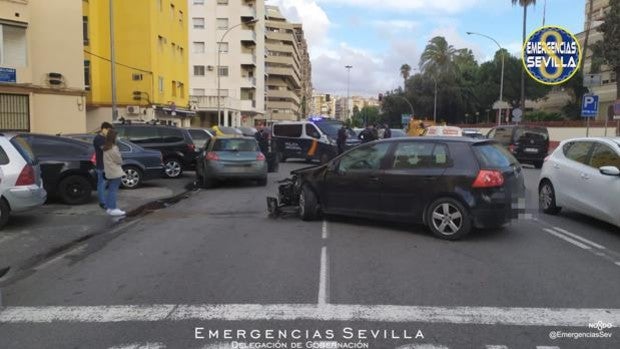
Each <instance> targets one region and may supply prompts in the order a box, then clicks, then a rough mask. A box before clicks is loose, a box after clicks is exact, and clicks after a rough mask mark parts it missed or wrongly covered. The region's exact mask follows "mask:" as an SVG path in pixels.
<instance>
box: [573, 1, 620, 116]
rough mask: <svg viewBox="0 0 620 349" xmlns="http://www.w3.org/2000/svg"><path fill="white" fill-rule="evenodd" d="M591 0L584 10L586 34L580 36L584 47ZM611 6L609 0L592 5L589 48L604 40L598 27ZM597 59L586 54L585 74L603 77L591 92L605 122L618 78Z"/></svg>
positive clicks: (595, 2)
mask: <svg viewBox="0 0 620 349" xmlns="http://www.w3.org/2000/svg"><path fill="white" fill-rule="evenodd" d="M589 2H590V1H589V0H585V1H584V9H585V23H584V32H583V33H580V34H579V35H578V38H579V41H580V43H581V45H582V47H583V45H584V42H585V37H586V32H587V28H588V13H589V11H590V5H589ZM609 10H610V5H609V0H594V2H593V4H592V23H591V30H590V34H589V37H588V46H589V47H590V48H591V47H592V46H590V45H592V44H593V43H596V42H599V41H602V40H603V33H601V32H599V31H598V30H597V28H598V26H599V25H600V24H601V23H602V21H603V19H604V17H605V14H606V13H607V12H609ZM596 58H597V57H593V52H592V51H591V50H588V52H585V53H584V59H585V62H584V65H583V70H584V71H583V73H584V74H595V73H596V74H600V75H601V85H599V86H594V87H592V88H591V89H590V92H592V93H594V94H596V95H598V96H599V103H600V104H599V115H598V119H599V120H605V117H606V116H607V108H609V106H611V105H613V103H614V101H615V100H616V90H617V84H616V81H617V79H618V76H617V75H616V73H615V72H614V71H613V70H612V69H611V67H609V66H607V65H605V64H600V62H601V60H600V59H596ZM593 63H594V64H593Z"/></svg>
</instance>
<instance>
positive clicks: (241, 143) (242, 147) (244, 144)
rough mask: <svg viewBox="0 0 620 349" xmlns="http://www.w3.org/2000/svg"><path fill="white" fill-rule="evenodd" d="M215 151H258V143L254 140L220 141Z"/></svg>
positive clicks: (215, 145) (216, 142) (216, 144)
mask: <svg viewBox="0 0 620 349" xmlns="http://www.w3.org/2000/svg"><path fill="white" fill-rule="evenodd" d="M213 151H258V143H257V142H256V141H255V140H253V139H218V140H217V141H215V144H214V145H213Z"/></svg>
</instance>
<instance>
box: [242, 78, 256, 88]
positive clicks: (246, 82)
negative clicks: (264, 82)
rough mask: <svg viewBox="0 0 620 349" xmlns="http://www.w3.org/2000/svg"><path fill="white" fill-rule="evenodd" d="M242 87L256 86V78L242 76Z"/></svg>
mask: <svg viewBox="0 0 620 349" xmlns="http://www.w3.org/2000/svg"><path fill="white" fill-rule="evenodd" d="M241 88H256V78H251V77H247V76H243V77H241Z"/></svg>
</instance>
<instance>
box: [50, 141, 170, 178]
mask: <svg viewBox="0 0 620 349" xmlns="http://www.w3.org/2000/svg"><path fill="white" fill-rule="evenodd" d="M62 136H63V137H68V138H73V139H78V140H81V141H84V142H88V143H90V144H92V143H93V139H94V138H95V135H94V134H70V135H62ZM117 145H118V148H119V150H120V151H121V154H122V155H123V170H125V176H123V178H122V187H123V188H126V189H135V188H138V187H139V186H140V185H141V184H142V182H143V181H147V180H150V179H155V178H161V177H162V176H163V174H164V165H163V161H162V155H161V152H160V151H158V150H150V149H144V148H142V147H141V146H139V145H137V144H135V143H132V142H129V141H127V140H124V139H119V140H118V141H117Z"/></svg>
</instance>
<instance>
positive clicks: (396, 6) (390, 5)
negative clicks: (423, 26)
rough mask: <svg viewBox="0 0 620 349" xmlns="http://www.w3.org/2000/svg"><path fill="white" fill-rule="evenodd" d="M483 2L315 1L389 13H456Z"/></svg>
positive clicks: (470, 0) (403, 0)
mask: <svg viewBox="0 0 620 349" xmlns="http://www.w3.org/2000/svg"><path fill="white" fill-rule="evenodd" d="M482 1H484V0H433V1H428V0H381V1H377V0H317V2H319V3H322V4H329V5H346V6H351V7H360V8H370V9H374V10H384V11H385V10H389V11H399V12H402V11H423V12H443V13H445V12H447V13H458V12H461V11H463V10H466V9H470V8H472V7H474V6H476V5H479V4H480V3H481V2H482Z"/></svg>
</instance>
